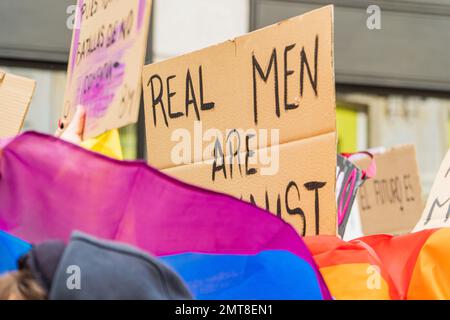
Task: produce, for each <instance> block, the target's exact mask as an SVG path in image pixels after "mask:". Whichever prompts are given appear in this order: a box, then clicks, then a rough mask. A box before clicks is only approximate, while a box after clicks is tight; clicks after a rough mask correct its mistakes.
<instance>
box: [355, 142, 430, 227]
mask: <svg viewBox="0 0 450 320" xmlns="http://www.w3.org/2000/svg"><path fill="white" fill-rule="evenodd" d="M374 159H375V164H376V168H377V169H376V174H375V176H374V177H373V178H371V179H369V180H367V181H366V182H365V183H364V184H363V185H362V186H361V187H360V189H359V191H358V197H357V203H358V206H357V209H358V210H357V211H359V215H360V221H361V227H362V232H363V234H364V235H372V234H381V233H387V234H394V235H400V234H404V233H408V232H410V231H411V230H412V229H413V228H414V226H415V225H416V223H417V221H418V220H419V218H420V214H421V212H422V210H423V201H422V188H421V184H420V176H419V169H418V165H417V159H416V151H415V148H414V146H413V145H403V146H397V147H394V148H391V149H388V150H386V151H384V152H381V153H376V154H375V155H374ZM370 161H371V159H370V158H369V157H367V156H366V157H364V158H361V159H357V160H355V161H354V163H355V164H356V165H358V166H359V167H360V168H367V167H368V165H369V163H370ZM352 214H354V213H353V212H352Z"/></svg>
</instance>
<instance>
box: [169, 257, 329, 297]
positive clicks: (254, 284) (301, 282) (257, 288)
mask: <svg viewBox="0 0 450 320" xmlns="http://www.w3.org/2000/svg"><path fill="white" fill-rule="evenodd" d="M161 259H162V260H163V261H164V262H166V263H167V264H168V265H170V266H171V267H172V268H173V269H174V270H175V271H176V272H178V274H179V275H180V276H181V277H182V278H183V280H184V281H185V282H186V283H187V285H188V287H189V289H190V290H191V292H192V293H193V294H194V296H195V298H196V299H205V300H219V299H224V300H227V299H236V300H237V299H244V300H253V299H262V300H277V299H288V300H294V299H299V300H300V299H302V300H303V299H305V300H321V299H322V294H321V291H320V287H319V283H318V281H317V277H316V274H315V272H314V270H313V269H312V268H311V265H310V264H308V263H307V262H306V261H304V260H303V259H301V258H299V257H298V256H297V255H295V254H292V253H290V252H288V251H278V250H273V251H272V250H269V251H262V252H261V253H259V254H256V255H234V254H200V253H184V254H178V255H170V256H164V257H161Z"/></svg>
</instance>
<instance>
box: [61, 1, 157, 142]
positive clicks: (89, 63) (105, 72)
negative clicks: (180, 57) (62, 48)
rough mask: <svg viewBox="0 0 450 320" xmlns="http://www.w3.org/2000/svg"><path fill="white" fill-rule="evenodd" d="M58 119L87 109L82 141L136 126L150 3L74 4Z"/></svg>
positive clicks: (107, 2) (95, 2) (85, 2)
mask: <svg viewBox="0 0 450 320" xmlns="http://www.w3.org/2000/svg"><path fill="white" fill-rule="evenodd" d="M77 6H78V7H77V8H78V10H77V16H76V19H75V20H76V21H75V28H74V32H73V37H72V47H71V51H70V59H69V65H68V74H67V85H66V92H65V100H64V109H63V118H64V119H70V118H71V117H72V116H73V113H74V112H75V108H76V106H77V105H78V104H81V105H84V106H85V108H86V110H87V122H86V127H85V131H84V135H85V138H92V137H95V136H97V135H99V134H101V133H103V132H105V131H107V130H110V129H114V128H119V127H122V126H124V125H127V124H130V123H134V122H136V121H137V118H138V114H139V104H140V95H141V90H142V85H141V71H142V66H143V65H144V61H145V54H146V48H147V38H148V28H149V20H150V8H151V0H108V1H100V0H78V4H77Z"/></svg>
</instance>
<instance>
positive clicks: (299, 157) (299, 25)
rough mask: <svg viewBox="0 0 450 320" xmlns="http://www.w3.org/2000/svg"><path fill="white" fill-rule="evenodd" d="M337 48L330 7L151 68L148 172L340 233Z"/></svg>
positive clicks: (302, 228)
mask: <svg viewBox="0 0 450 320" xmlns="http://www.w3.org/2000/svg"><path fill="white" fill-rule="evenodd" d="M332 39H333V7H332V6H327V7H324V8H322V9H318V10H315V11H312V12H310V13H307V14H305V15H303V16H299V17H296V18H292V19H289V20H286V21H283V22H280V23H278V24H276V25H273V26H270V27H267V28H264V29H262V30H258V31H255V32H252V33H250V34H248V35H244V36H241V37H238V38H236V39H234V40H231V41H227V42H225V43H222V44H219V45H216V46H212V47H209V48H206V49H203V50H200V51H196V52H193V53H191V54H187V55H183V56H180V57H177V58H173V59H169V60H166V61H162V62H160V63H156V64H152V65H148V66H146V67H144V72H143V86H144V100H145V112H146V127H147V146H148V153H149V163H150V165H152V166H155V167H157V168H159V169H162V170H163V171H164V172H165V173H168V174H170V175H172V176H174V177H176V178H178V179H181V180H183V181H186V182H189V183H192V184H195V185H198V186H201V187H205V188H209V189H212V190H216V191H219V192H224V193H228V194H230V195H233V196H235V197H238V198H240V199H242V200H244V201H248V202H251V203H254V204H255V205H257V206H259V207H261V208H264V209H267V210H269V211H271V212H272V213H274V214H277V215H279V216H281V217H282V218H283V219H284V220H286V221H287V222H289V223H291V224H292V225H293V226H294V227H295V229H296V230H297V232H298V233H299V234H301V235H305V234H307V235H313V234H335V233H336V206H335V196H334V188H335V179H336V112H335V91H334V69H333V42H332ZM224 215H226V212H224Z"/></svg>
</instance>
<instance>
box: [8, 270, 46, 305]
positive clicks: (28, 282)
mask: <svg viewBox="0 0 450 320" xmlns="http://www.w3.org/2000/svg"><path fill="white" fill-rule="evenodd" d="M46 299H48V295H47V292H46V291H45V290H44V289H43V288H42V287H41V286H40V285H39V284H38V283H37V281H36V280H35V279H34V277H33V274H32V273H31V271H30V270H20V271H14V272H10V273H5V274H4V275H1V276H0V300H46Z"/></svg>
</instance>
